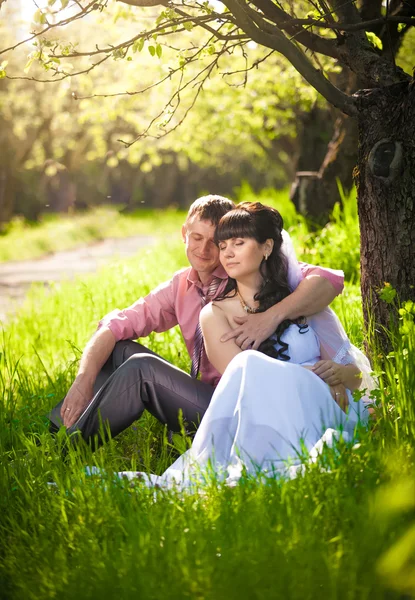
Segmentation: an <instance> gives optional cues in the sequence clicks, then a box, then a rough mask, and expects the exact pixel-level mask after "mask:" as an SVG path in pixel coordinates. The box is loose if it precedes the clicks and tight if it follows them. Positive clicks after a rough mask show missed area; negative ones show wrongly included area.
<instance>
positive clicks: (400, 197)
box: [355, 81, 415, 342]
mask: <svg viewBox="0 0 415 600" xmlns="http://www.w3.org/2000/svg"><path fill="white" fill-rule="evenodd" d="M358 98H359V119H358V125H359V154H358V165H357V169H356V171H355V178H356V184H357V188H358V210H359V220H360V231H361V288H362V299H363V308H364V316H365V321H366V324H368V320H369V317H370V315H369V311H368V306H370V311H371V313H372V316H373V317H374V319H375V324H376V325H377V326H379V325H381V326H384V327H386V328H388V326H389V324H390V316H391V315H390V306H389V305H388V304H387V303H386V302H385V301H384V300H381V299H380V298H379V295H378V293H377V292H378V290H379V289H380V288H383V287H384V283H385V282H386V283H389V284H391V286H393V287H394V288H395V289H396V290H397V292H398V297H399V298H400V300H402V301H403V300H409V299H412V300H413V299H414V298H415V260H414V248H415V83H414V82H413V81H412V82H411V83H409V84H408V83H398V84H396V85H392V86H390V87H386V88H382V89H371V90H364V91H362V92H359V93H358ZM380 331H381V330H380ZM383 342H384V341H383Z"/></svg>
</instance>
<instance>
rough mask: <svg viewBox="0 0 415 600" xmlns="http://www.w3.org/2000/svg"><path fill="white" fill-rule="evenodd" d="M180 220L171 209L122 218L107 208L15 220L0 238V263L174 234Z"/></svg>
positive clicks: (183, 216)
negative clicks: (109, 240)
mask: <svg viewBox="0 0 415 600" xmlns="http://www.w3.org/2000/svg"><path fill="white" fill-rule="evenodd" d="M184 219H185V213H184V212H182V211H178V210H175V209H173V208H167V209H164V210H139V211H136V212H134V213H128V214H124V213H120V212H119V211H118V210H116V209H115V208H113V207H109V206H108V207H100V208H96V209H92V210H89V211H87V212H85V213H79V214H74V215H65V216H64V215H59V216H57V215H46V216H44V217H43V218H42V219H41V220H40V221H39V222H38V223H28V222H27V221H25V220H23V219H21V218H15V219H13V220H12V221H11V222H10V223H9V224H8V226H7V228H6V230H5V231H4V232H3V234H2V235H0V262H5V261H9V260H27V259H31V258H39V257H40V256H43V255H45V254H48V253H51V252H58V251H60V250H69V249H72V248H76V247H78V246H84V245H87V244H92V243H94V242H99V241H101V240H104V239H106V238H111V237H114V238H123V237H130V236H134V235H161V234H166V233H174V232H175V231H178V230H179V229H180V226H181V225H182V223H183V222H184Z"/></svg>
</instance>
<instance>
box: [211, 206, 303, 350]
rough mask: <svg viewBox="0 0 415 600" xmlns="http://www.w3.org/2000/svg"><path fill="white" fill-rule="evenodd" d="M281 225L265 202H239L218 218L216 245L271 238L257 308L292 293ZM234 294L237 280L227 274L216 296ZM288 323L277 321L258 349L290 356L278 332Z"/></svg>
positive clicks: (261, 240)
mask: <svg viewBox="0 0 415 600" xmlns="http://www.w3.org/2000/svg"><path fill="white" fill-rule="evenodd" d="M283 228H284V221H283V218H282V216H281V215H280V213H279V212H278V211H277V210H276V209H275V208H272V207H270V206H264V205H263V204H261V202H242V203H241V204H238V206H237V207H236V208H235V209H233V210H231V211H229V212H228V213H226V214H225V215H224V216H223V217H222V218H221V220H220V221H219V223H218V226H217V228H216V231H215V238H214V239H215V244H216V245H219V244H220V242H223V241H225V240H230V239H234V238H253V239H255V240H256V241H257V242H258V243H259V244H263V243H265V241H266V240H268V239H272V240H274V246H273V248H272V252H271V254H270V255H269V256H268V259H267V260H265V258H264V260H263V261H262V263H261V265H260V267H259V269H260V273H261V275H262V277H263V283H262V286H261V289H260V290H259V291H258V292H257V293H256V294H255V296H254V299H255V300H256V301H257V302H258V303H259V308H258V312H264V311H266V310H268V308H270V307H271V306H273V305H274V304H277V303H278V302H281V300H283V299H284V298H286V297H287V296H289V294H290V293H291V290H290V288H289V285H288V264H287V259H286V256H285V254H284V253H283V252H282V243H283V237H282V230H283ZM232 292H233V294H232ZM235 294H236V281H235V279H232V278H231V277H229V280H228V284H227V286H226V288H225V290H224V292H223V294H221V296H220V297H219V298H217V299H216V300H222V299H223V298H225V297H229V296H233V295H235ZM295 322H297V321H295ZM291 323H292V321H290V320H288V319H287V320H285V321H283V322H282V323H280V325H279V326H278V327H277V329H276V331H275V334H274V336H273V338H274V339H268V340H265V342H263V343H262V344H261V345H260V347H259V348H258V350H259V351H260V352H264V353H265V354H267V355H268V356H273V357H274V358H279V359H282V360H289V356H288V355H287V354H286V352H287V350H288V344H285V343H284V342H282V341H281V340H280V336H281V335H282V333H283V332H284V331H285V330H286V329H287V328H288V327H289V325H291ZM299 323H300V321H299V322H298V324H299ZM299 327H300V329H303V328H304V325H300V324H299ZM275 336H276V340H277V342H278V346H279V349H278V350H276V349H275V341H276V340H275Z"/></svg>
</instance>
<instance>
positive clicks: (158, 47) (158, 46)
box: [156, 44, 163, 58]
mask: <svg viewBox="0 0 415 600" xmlns="http://www.w3.org/2000/svg"><path fill="white" fill-rule="evenodd" d="M156 54H157V56H158V57H159V58H161V55H162V54H163V48H162V47H161V44H157V46H156Z"/></svg>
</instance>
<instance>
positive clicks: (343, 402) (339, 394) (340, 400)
mask: <svg viewBox="0 0 415 600" xmlns="http://www.w3.org/2000/svg"><path fill="white" fill-rule="evenodd" d="M330 394H331V395H332V396H333V400H334V401H335V402H336V404H338V405H339V406H340V408H341V409H342V410H343V411H344V412H347V408H348V406H349V398H348V397H347V390H346V388H345V387H344V385H343V384H342V383H341V384H340V385H331V386H330Z"/></svg>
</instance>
